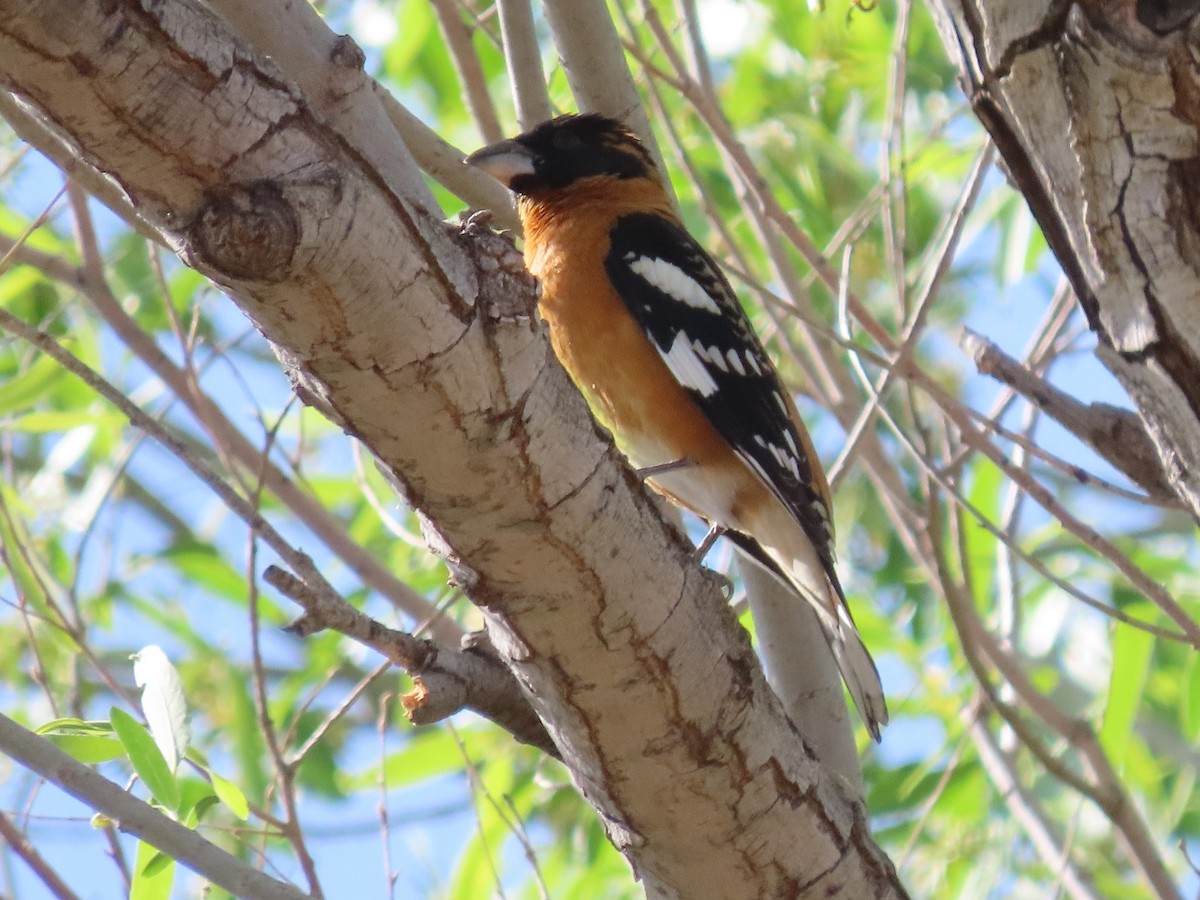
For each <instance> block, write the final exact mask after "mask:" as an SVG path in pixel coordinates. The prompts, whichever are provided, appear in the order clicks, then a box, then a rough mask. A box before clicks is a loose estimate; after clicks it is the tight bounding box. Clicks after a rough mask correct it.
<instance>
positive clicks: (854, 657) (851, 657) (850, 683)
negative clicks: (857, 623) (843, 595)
mask: <svg viewBox="0 0 1200 900" xmlns="http://www.w3.org/2000/svg"><path fill="white" fill-rule="evenodd" d="M830 592H831V593H833V589H832V586H830ZM839 599H840V598H839ZM810 602H811V601H810ZM818 617H819V618H820V620H821V626H822V627H823V628H824V629H825V637H826V639H827V640H828V641H829V649H830V650H832V651H833V659H834V661H835V662H836V663H837V667H838V671H839V672H841V673H842V680H843V681H844V682H846V687H847V688H849V690H850V696H851V697H852V698H853V699H854V705H855V706H856V707H858V714H859V715H860V716H862V720H863V722H864V723H865V724H866V726H867V731H869V732H870V733H871V737H872V738H874V739H875V742H876V743H878V742H879V739H880V733H879V729H880V728H881V727H882V726H884V725H886V724H887V722H888V709H887V700H885V699H884V696H883V683H882V682H881V681H880V680H879V670H878V669H876V668H875V660H873V659H871V654H870V652H869V651H868V650H867V647H866V645H865V644H864V643H863V642H862V638H860V637H859V636H858V629H856V628H855V627H854V620H853V619H851V618H850V610H849V609H847V608H846V604H845V601H842V602H839V603H838V605H837V618H836V620H835V621H834V622H833V624H832V625H831V624H830V623H829V622H828V621H827V620H828V619H829V615H828V612H827V611H825V610H819V611H818Z"/></svg>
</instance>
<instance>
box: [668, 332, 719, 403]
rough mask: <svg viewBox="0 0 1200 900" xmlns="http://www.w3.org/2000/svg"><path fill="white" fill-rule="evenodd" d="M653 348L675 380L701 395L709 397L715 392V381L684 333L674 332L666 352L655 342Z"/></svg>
mask: <svg viewBox="0 0 1200 900" xmlns="http://www.w3.org/2000/svg"><path fill="white" fill-rule="evenodd" d="M655 349H656V350H658V355H659V356H661V357H662V358H663V362H665V363H666V364H667V368H668V369H670V370H671V374H672V375H674V376H675V380H676V381H678V382H679V383H680V384H681V385H683V386H684V387H685V388H691V389H692V390H693V391H698V392H699V393H700V396H701V397H711V396H712V395H713V394H715V393H716V392H717V382H716V381H714V380H713V377H712V374H711V373H710V372H709V371H708V369H707V368H705V365H704V363H703V362H701V360H700V357H699V356H698V355H697V354H696V350H695V348H694V347H693V346H692V342H691V341H690V340H689V339H688V336H687V335H686V334H684V333H683V332H679V333H678V334H676V335H675V340H674V341H672V342H671V349H670V350H667V351H666V352H663V349H662V347H659V346H658V345H657V344H655Z"/></svg>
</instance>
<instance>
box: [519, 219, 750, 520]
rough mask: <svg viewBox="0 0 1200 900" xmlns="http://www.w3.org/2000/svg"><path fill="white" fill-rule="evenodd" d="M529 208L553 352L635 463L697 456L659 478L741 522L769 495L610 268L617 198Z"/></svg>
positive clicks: (715, 513)
mask: <svg viewBox="0 0 1200 900" xmlns="http://www.w3.org/2000/svg"><path fill="white" fill-rule="evenodd" d="M576 200H577V201H578V198H576ZM522 212H523V216H522V218H523V219H524V221H525V241H526V243H525V258H526V264H527V266H528V267H529V270H530V271H531V272H532V273H533V274H534V275H536V276H537V277H538V278H539V279H540V280H541V282H542V298H541V302H540V304H539V310H540V312H541V314H542V317H543V318H544V319H545V320H546V323H547V324H548V325H549V327H550V340H551V343H552V344H553V346H554V352H555V353H556V354H557V356H558V358H559V360H560V361H561V362H562V364H563V367H564V368H566V370H567V372H568V373H569V374H570V375H571V378H572V380H574V382H575V384H576V385H577V386H578V387H579V389H580V391H581V392H582V393H583V394H584V397H585V398H586V399H587V401H588V405H589V406H590V407H591V408H592V411H593V413H594V414H595V416H596V418H597V419H598V420H599V421H600V423H601V424H602V425H604V426H605V427H606V428H607V429H608V430H609V431H610V432H612V434H613V437H614V439H615V440H616V443H617V446H618V447H619V448H620V449H621V451H622V452H623V453H624V454H625V455H626V456H627V457H629V460H630V462H631V463H632V464H633V465H634V466H635V467H636V468H645V467H647V466H653V465H657V464H661V463H667V462H672V461H674V460H678V459H684V458H687V459H689V460H691V461H692V465H691V466H689V467H687V468H686V469H680V470H678V471H676V472H671V473H669V474H665V475H662V476H660V477H658V478H655V479H653V480H652V481H651V485H652V486H653V487H656V488H657V489H658V490H660V491H661V492H662V493H664V494H666V495H667V496H669V497H670V498H671V499H673V500H674V501H675V502H677V503H679V504H680V505H681V506H684V507H686V508H688V509H690V510H692V511H693V512H696V513H697V514H699V515H701V516H703V517H704V518H706V519H709V520H712V521H718V522H721V523H722V524H725V525H728V526H730V527H736V525H737V522H736V521H731V519H736V518H738V517H737V516H736V515H735V511H736V509H737V508H738V507H743V506H746V505H747V504H748V503H749V502H751V501H752V500H760V499H765V498H768V497H769V494H767V492H766V489H765V488H764V487H763V486H762V485H761V484H760V483H759V482H758V480H757V479H756V478H755V477H754V476H753V474H752V473H751V472H750V471H749V470H748V469H747V468H746V466H745V464H744V463H742V462H741V460H740V459H738V458H737V456H736V454H734V453H733V451H732V450H731V449H730V448H729V446H728V444H727V443H726V442H725V440H724V439H723V438H722V437H721V436H720V434H719V433H718V432H717V430H716V429H715V428H714V427H713V425H712V424H711V423H710V422H709V420H708V418H707V417H706V416H705V415H704V414H703V412H702V411H701V410H700V408H699V406H697V405H696V403H695V402H694V401H693V400H692V398H691V397H690V396H689V395H688V393H687V392H686V391H685V390H684V389H683V388H682V387H681V386H680V385H679V383H678V382H677V381H676V380H675V378H674V376H673V375H672V374H671V372H670V370H669V369H668V368H667V366H666V363H664V362H663V361H662V358H661V357H660V356H659V354H658V351H657V350H656V349H655V348H654V345H653V344H652V343H651V342H650V340H649V339H648V337H647V336H646V335H645V334H644V333H643V331H642V329H641V326H640V325H639V324H638V322H637V321H636V320H635V319H634V318H633V317H632V316H631V315H630V314H629V312H628V310H627V309H626V307H625V304H624V303H623V302H622V300H621V298H620V297H619V296H618V295H617V294H616V292H615V291H614V290H613V288H612V286H611V282H610V281H609V279H608V277H607V275H606V273H605V271H604V254H605V253H606V252H607V248H608V228H609V227H610V223H611V222H612V221H613V210H612V209H611V206H608V207H606V208H605V209H603V210H593V211H592V212H591V213H589V211H588V210H587V208H586V203H579V202H576V203H575V204H573V205H572V207H571V209H570V211H569V214H564V213H562V212H560V211H556V210H547V209H545V208H541V209H538V210H528V209H525V210H523V211H522ZM597 213H598V214H597Z"/></svg>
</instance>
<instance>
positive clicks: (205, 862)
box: [0, 714, 311, 900]
mask: <svg viewBox="0 0 1200 900" xmlns="http://www.w3.org/2000/svg"><path fill="white" fill-rule="evenodd" d="M0 751H2V752H3V753H4V755H5V756H8V757H10V758H11V759H13V760H14V761H16V762H17V763H19V764H20V765H22V766H24V767H25V768H27V769H29V770H30V771H31V772H37V773H38V774H39V775H41V776H42V777H43V778H45V779H46V780H47V781H49V782H50V783H51V784H53V785H55V786H56V787H58V788H60V789H62V790H63V791H65V792H66V793H68V794H70V795H71V796H72V797H75V798H76V799H78V800H80V801H81V802H83V803H85V804H86V805H87V806H89V807H90V808H92V809H94V810H97V811H98V812H101V813H103V814H104V815H105V816H107V817H108V818H110V819H112V820H113V821H114V822H117V823H119V824H120V828H121V830H122V831H125V832H128V833H129V834H133V835H136V836H137V837H139V838H141V839H142V840H143V841H145V842H146V843H148V844H151V845H152V846H154V847H157V848H158V849H159V850H161V851H162V852H163V853H165V854H167V855H168V856H170V857H171V858H172V859H175V860H178V861H179V862H181V863H182V864H183V865H185V866H187V867H188V868H189V869H191V870H192V871H193V872H196V873H197V874H198V875H202V876H203V877H205V878H207V879H208V880H209V881H211V882H212V883H213V884H216V885H219V886H220V887H223V888H224V889H225V890H227V891H229V893H231V894H233V895H234V896H235V897H254V898H256V900H311V898H308V895H307V894H305V893H304V892H303V891H300V890H298V889H297V888H296V887H294V886H293V885H290V884H287V883H286V882H282V881H276V880H275V879H274V878H270V877H268V876H267V875H264V874H263V873H262V872H260V871H258V870H257V869H255V868H254V867H253V866H250V865H248V864H246V863H244V862H242V861H241V860H240V859H238V858H237V857H235V856H231V855H230V854H228V853H226V852H225V851H224V850H222V849H221V848H220V847H218V846H216V845H215V844H212V843H209V842H208V841H206V840H205V839H204V838H202V837H201V836H200V835H199V834H198V833H196V832H195V831H192V830H191V829H190V828H185V827H184V826H182V825H180V824H179V823H178V822H176V821H175V820H174V819H170V818H168V817H167V816H165V815H163V814H162V813H161V812H159V811H158V810H157V809H155V808H154V807H152V806H149V805H148V804H146V803H143V802H142V801H141V800H139V799H137V798H136V797H134V796H133V795H132V794H129V793H126V792H125V791H123V790H121V789H120V788H119V787H117V786H116V785H115V784H113V783H112V782H111V781H109V780H108V779H107V778H103V777H101V776H100V775H98V774H97V773H96V772H94V771H92V770H91V769H89V768H88V767H87V766H85V765H83V764H82V763H77V762H76V761H75V760H73V759H72V758H71V757H69V756H67V754H65V753H63V752H62V751H61V750H59V749H58V748H57V747H55V746H54V745H53V744H52V743H50V742H49V741H48V740H46V739H45V738H41V737H38V736H37V735H35V734H33V733H32V732H30V731H26V730H25V729H24V728H22V727H21V726H20V725H18V724H17V723H16V722H14V721H13V720H12V719H10V718H8V716H5V715H3V714H0Z"/></svg>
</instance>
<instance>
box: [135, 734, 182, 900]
mask: <svg viewBox="0 0 1200 900" xmlns="http://www.w3.org/2000/svg"><path fill="white" fill-rule="evenodd" d="M147 737H149V735H147ZM174 882H175V860H173V859H171V857H169V856H167V855H165V854H164V853H161V852H159V851H158V850H157V849H156V848H155V847H152V846H151V845H150V844H147V843H146V842H145V841H138V846H137V855H136V856H135V857H134V862H133V878H132V879H131V880H130V883H129V900H170V897H171V886H172V884H174Z"/></svg>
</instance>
